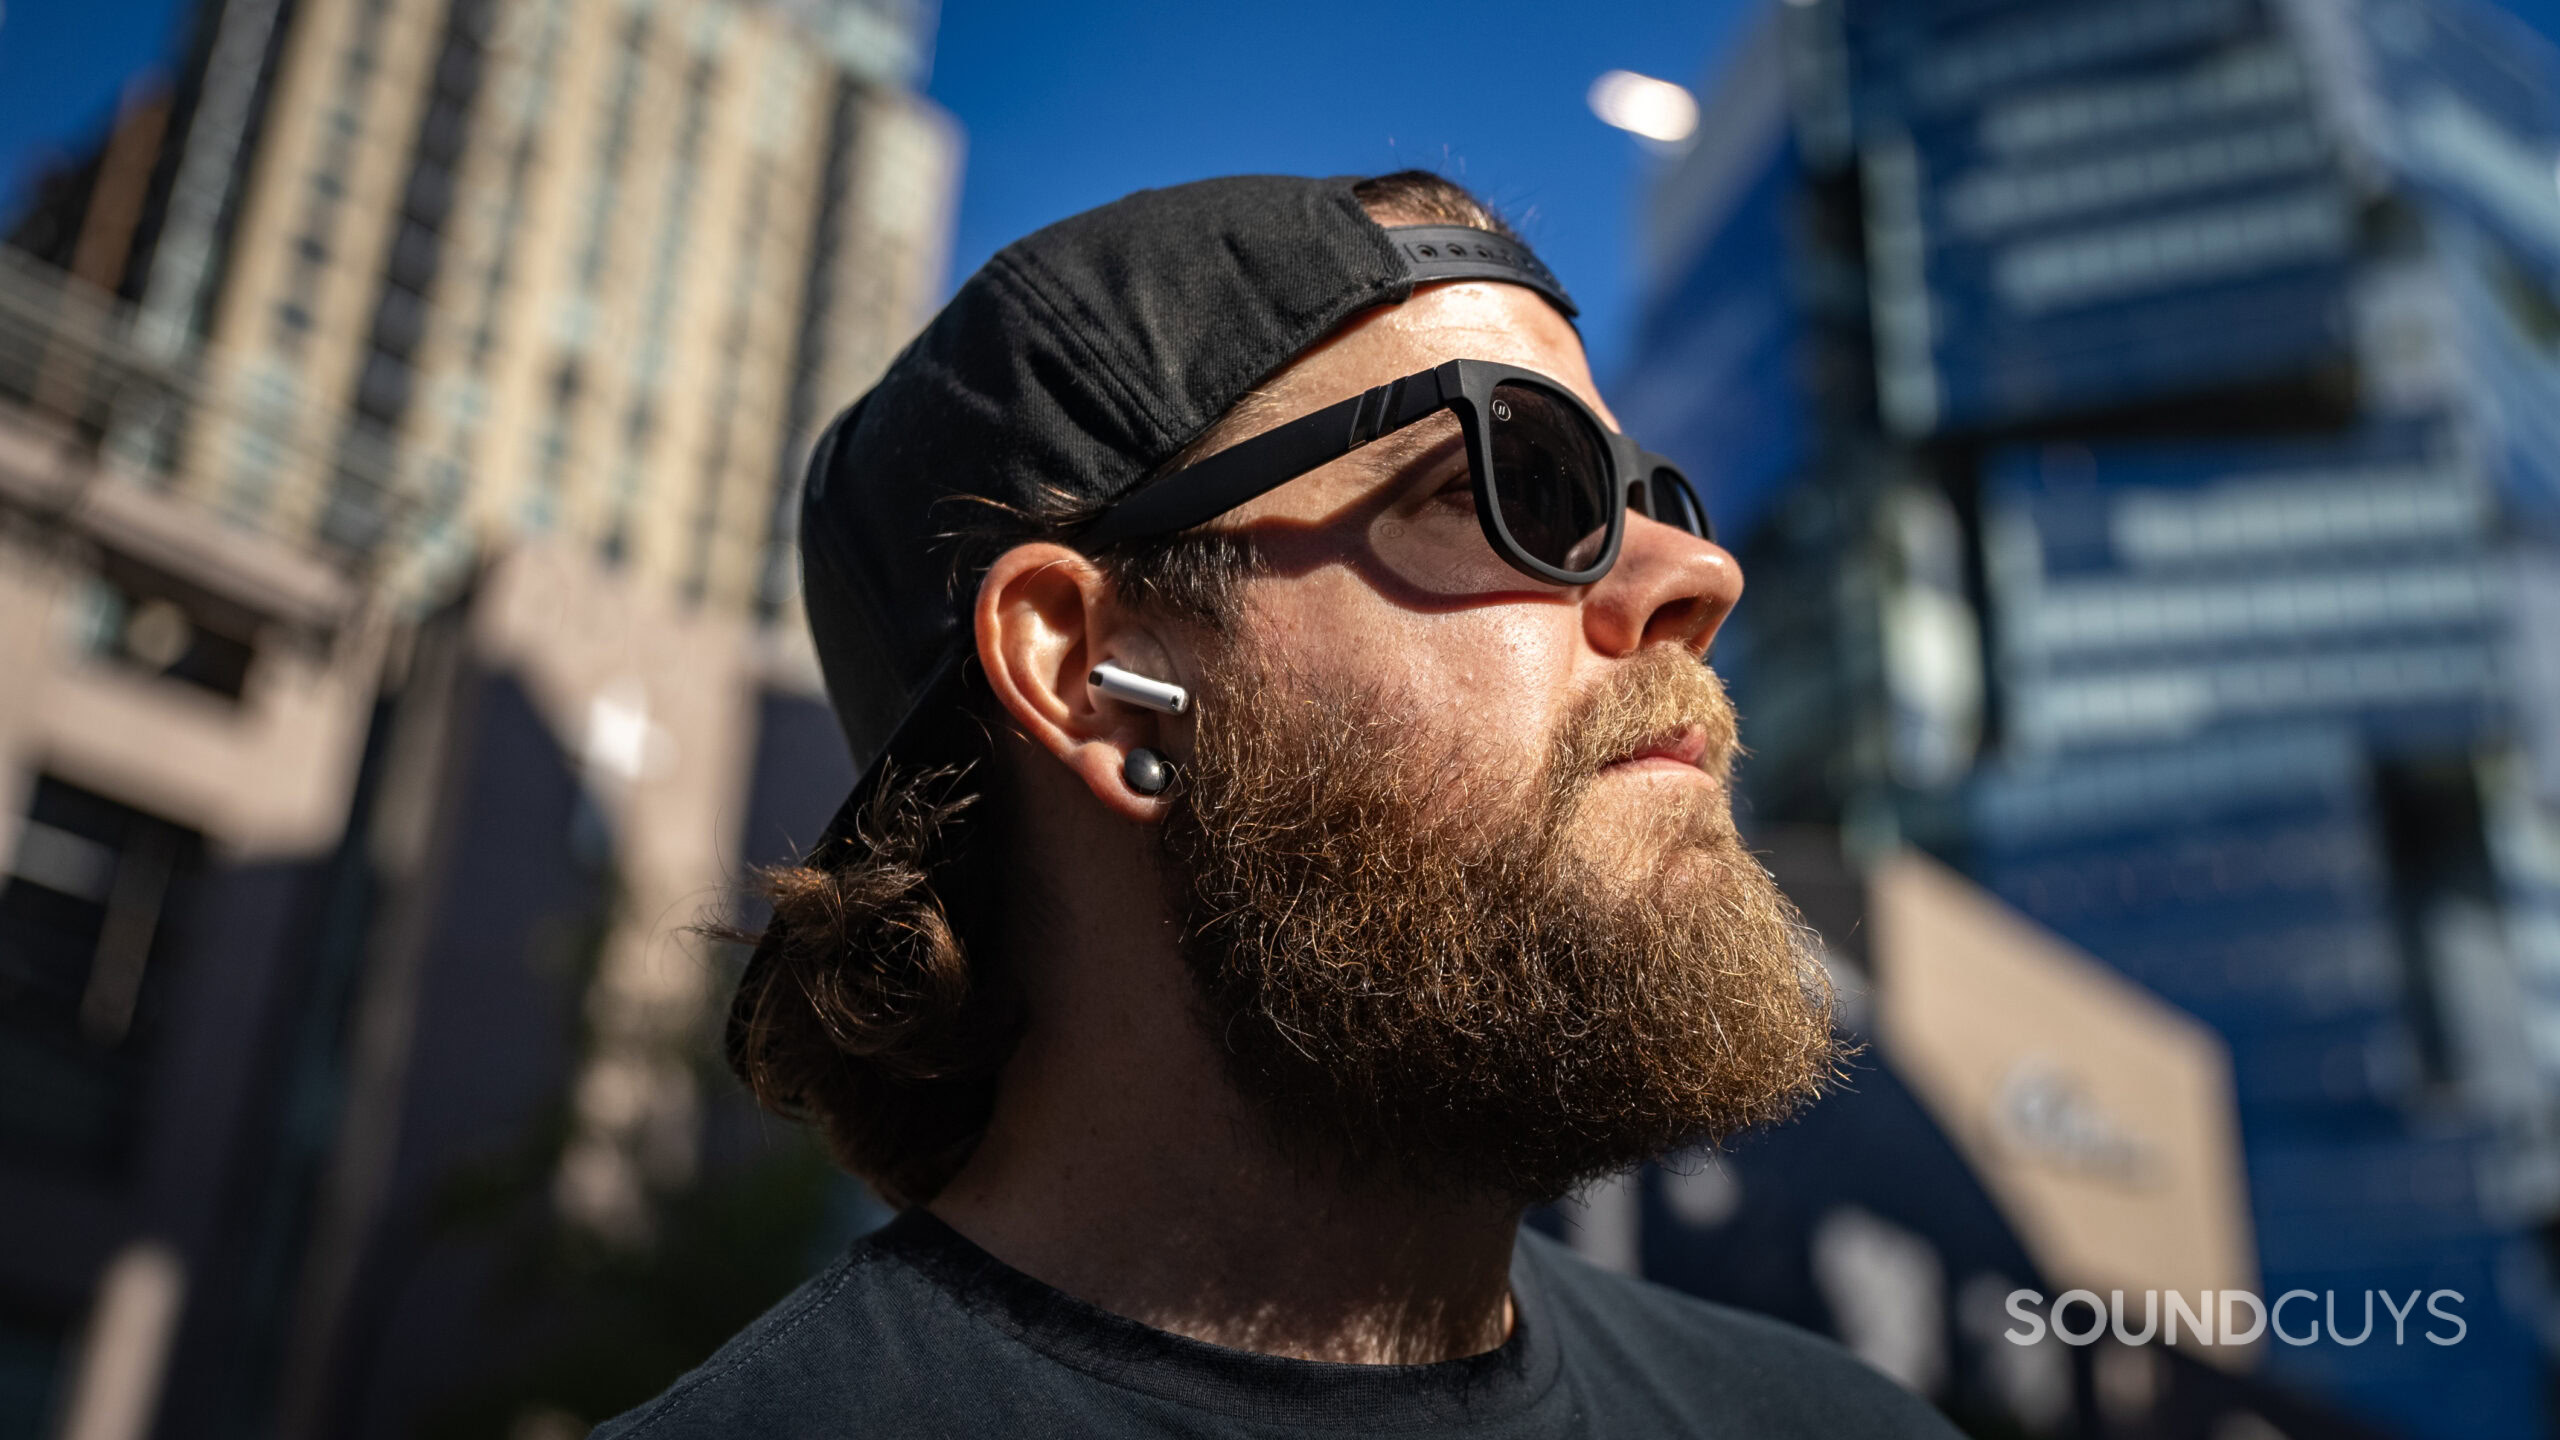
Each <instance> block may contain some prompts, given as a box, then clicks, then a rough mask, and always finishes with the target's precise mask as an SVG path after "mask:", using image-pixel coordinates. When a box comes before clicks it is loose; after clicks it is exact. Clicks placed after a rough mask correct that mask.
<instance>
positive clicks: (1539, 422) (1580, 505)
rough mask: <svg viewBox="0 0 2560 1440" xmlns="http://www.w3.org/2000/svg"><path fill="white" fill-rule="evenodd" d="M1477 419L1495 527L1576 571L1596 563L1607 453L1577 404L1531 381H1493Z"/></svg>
mask: <svg viewBox="0 0 2560 1440" xmlns="http://www.w3.org/2000/svg"><path fill="white" fill-rule="evenodd" d="M1485 425H1486V430H1487V434H1488V437H1489V439H1490V441H1491V445H1492V449H1493V475H1492V477H1491V480H1492V483H1491V486H1490V488H1491V490H1492V491H1493V497H1494V504H1495V506H1496V508H1497V509H1498V510H1499V512H1500V514H1501V516H1502V524H1503V528H1504V529H1506V530H1508V531H1510V532H1511V538H1512V539H1513V540H1514V541H1516V542H1517V543H1518V544H1519V546H1520V548H1521V549H1522V550H1523V551H1525V552H1527V553H1528V555H1529V556H1530V558H1532V559H1535V560H1538V561H1540V562H1542V563H1544V564H1547V565H1552V566H1554V567H1555V568H1556V569H1558V570H1565V571H1571V572H1575V573H1579V572H1581V571H1585V570H1588V569H1590V568H1591V567H1592V566H1593V565H1596V564H1598V563H1599V560H1600V554H1601V551H1602V550H1603V549H1604V548H1605V547H1606V546H1607V544H1608V538H1609V522H1610V520H1611V519H1613V518H1614V516H1613V514H1612V508H1611V506H1610V503H1609V501H1610V495H1609V484H1608V475H1609V452H1608V451H1607V450H1606V449H1605V448H1604V447H1603V443H1602V441H1601V438H1600V435H1599V433H1598V431H1597V430H1596V429H1594V427H1593V426H1592V424H1591V422H1590V421H1589V420H1588V419H1587V418H1585V417H1584V415H1583V413H1582V410H1581V407H1579V406H1577V405H1574V404H1573V403H1572V402H1570V401H1568V400H1566V399H1565V398H1564V397H1562V396H1560V395H1557V394H1555V393H1553V392H1551V391H1548V390H1545V389H1543V388H1541V387H1538V386H1534V385H1523V384H1518V383H1516V382H1505V383H1503V384H1500V385H1496V386H1494V387H1493V403H1492V405H1491V406H1489V407H1488V413H1487V414H1486V416H1485Z"/></svg>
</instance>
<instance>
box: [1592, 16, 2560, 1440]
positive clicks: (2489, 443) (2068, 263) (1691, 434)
mask: <svg viewBox="0 0 2560 1440" xmlns="http://www.w3.org/2000/svg"><path fill="white" fill-rule="evenodd" d="M1753 48H1754V54H1753V55H1748V56H1746V57H1745V58H1744V60H1743V61H1742V62H1741V63H1738V64H1736V65H1735V66H1734V67H1733V68H1732V72H1731V79H1730V81H1729V82H1720V83H1719V84H1717V85H1715V86H1713V87H1711V88H1710V93H1709V94H1708V96H1707V97H1706V100H1707V117H1706V120H1705V122H1704V124H1703V125H1702V127H1701V136H1702V138H1701V140H1700V142H1699V144H1698V146H1697V147H1696V149H1695V150H1693V152H1692V153H1691V154H1689V155H1688V156H1687V157H1685V158H1684V160H1683V161H1682V162H1681V163H1680V164H1679V165H1678V166H1677V167H1675V169H1674V170H1673V171H1672V173H1670V174H1668V175H1667V176H1666V178H1665V179H1664V181H1663V182H1662V185H1661V187H1660V190H1659V192H1658V195H1657V200H1656V205H1655V209H1654V215H1653V221H1652V227H1651V231H1650V234H1649V237H1648V247H1649V252H1650V255H1649V258H1650V263H1651V266H1652V271H1653V275H1652V283H1653V286H1654V290H1653V296H1654V298H1653V301H1652V307H1651V309H1650V311H1649V314H1648V319H1647V324H1646V327H1645V330H1644V338H1643V341H1642V345H1641V350H1640V353H1639V355H1638V357H1637V361H1636V364H1635V366H1634V367H1633V373H1632V374H1631V375H1630V376H1629V379H1628V383H1627V384H1626V385H1625V387H1623V388H1624V389H1625V391H1626V393H1627V395H1628V400H1629V403H1627V404H1624V405H1621V406H1620V410H1621V412H1622V414H1624V415H1625V417H1626V419H1627V421H1628V423H1629V424H1630V425H1631V426H1633V427H1635V428H1636V429H1638V430H1639V431H1641V432H1642V433H1645V434H1646V435H1647V436H1648V437H1649V438H1650V437H1653V436H1656V435H1661V436H1665V437H1667V441H1654V442H1653V443H1657V444H1663V445H1664V447H1665V448H1666V449H1667V450H1668V451H1669V453H1672V454H1674V455H1676V456H1678V457H1680V458H1682V459H1683V460H1684V461H1685V462H1687V463H1689V464H1690V465H1692V466H1693V467H1694V468H1695V471H1696V473H1699V474H1700V475H1702V476H1704V477H1705V479H1706V481H1707V485H1708V487H1709V489H1710V490H1711V492H1712V493H1711V495H1710V498H1709V503H1710V505H1711V506H1713V507H1714V508H1715V509H1716V511H1717V513H1718V518H1719V521H1720V524H1722V525H1723V527H1724V529H1725V531H1726V533H1728V534H1731V535H1733V536H1735V537H1736V545H1737V548H1738V549H1739V550H1740V552H1741V553H1742V555H1743V557H1744V560H1745V563H1746V565H1747V566H1748V567H1749V568H1750V569H1751V571H1752V578H1753V586H1752V589H1753V592H1754V595H1753V600H1754V603H1753V604H1752V605H1746V606H1745V607H1744V611H1743V613H1742V614H1741V615H1739V616H1738V617H1737V623H1736V627H1735V629H1734V630H1733V632H1732V634H1731V636H1730V638H1729V639H1728V640H1727V641H1725V642H1722V643H1723V649H1722V651H1721V652H1720V654H1719V656H1718V661H1719V665H1720V668H1722V669H1724V670H1725V671H1726V672H1727V673H1728V678H1729V679H1730V680H1731V681H1732V682H1733V685H1734V688H1735V692H1736V697H1737V700H1738V703H1739V704H1740V705H1741V707H1742V709H1743V711H1744V714H1745V717H1746V723H1745V740H1746V742H1748V743H1751V744H1753V745H1754V746H1755V747H1756V749H1757V750H1758V752H1759V753H1758V757H1757V758H1756V759H1755V760H1754V761H1753V762H1751V766H1750V772H1749V773H1748V774H1747V775H1746V776H1745V782H1744V783H1745V785H1746V788H1747V790H1748V792H1749V794H1750V796H1751V798H1752V800H1753V803H1754V805H1755V809H1756V814H1757V817H1758V821H1759V823H1761V824H1763V825H1782V824H1783V825H1797V826H1808V825H1809V826H1816V827H1831V828H1833V829H1835V830H1836V831H1837V832H1838V833H1839V834H1840V835H1841V836H1842V837H1843V847H1844V849H1845V850H1846V851H1847V853H1849V854H1850V855H1851V856H1852V857H1853V858H1855V857H1860V856H1867V857H1872V856H1874V855H1877V854H1881V853H1884V852H1886V851H1888V850H1890V849H1891V848H1892V847H1895V846H1898V845H1906V844H1910V845H1918V846H1921V847H1924V848H1925V849H1927V850H1930V851H1932V852H1935V853H1936V854H1937V855H1938V856H1940V857H1941V858H1943V859H1945V860H1947V861H1949V862H1951V863H1952V864H1954V865H1955V866H1957V867H1959V868H1960V869H1962V870H1963V871H1964V872H1965V873H1966V874H1967V875H1969V876H1970V877H1971V879H1972V880H1974V881H1975V882H1977V883H1978V884H1980V885H1981V886H1982V887H1984V888H1985V889H1986V890H1988V891H1989V892H1991V893H1992V894H1994V895H1996V896H1998V897H1999V898H2000V899H2001V900H2003V901H2005V902H2006V903H2007V904H2008V905H2010V906H2012V907H2014V908H2015V909H2016V910H2017V911H2019V912H2021V913H2023V914H2024V915H2025V916H2027V917H2030V918H2031V919H2033V920H2034V921H2036V922H2039V923H2040V924H2041V925H2042V926H2044V927H2046V928H2047V929H2049V930H2050V931H2051V932H2053V933H2054V934H2056V935H2058V936H2060V937H2062V938H2063V939H2065V940H2067V941H2069V942H2071V943H2072V944H2074V945H2076V946H2078V947H2080V948H2081V949H2083V950H2085V951H2086V952H2088V953H2089V954H2090V955H2093V956H2095V957H2097V959H2099V960H2100V961H2103V962H2105V964H2106V965H2108V966H2110V967H2112V968H2113V969H2114V970H2115V971H2117V972H2119V973H2121V974H2122V975H2123V976H2125V977H2128V978H2130V979H2131V980H2133V981H2135V982H2137V983H2138V984H2139V986H2140V987H2142V990H2143V991H2145V992H2147V993H2148V994H2149V995H2152V996H2156V997H2158V998H2159V999H2161V1000H2165V1001H2167V1002H2168V1003H2169V1004H2171V1005H2173V1006H2175V1007H2177V1008H2178V1009H2179V1010H2181V1011H2183V1012H2185V1013H2186V1014H2188V1015H2191V1016H2193V1017H2195V1018H2196V1019H2199V1020H2201V1021H2203V1022H2205V1023H2206V1024H2207V1025H2209V1026H2210V1027H2212V1029H2213V1031H2214V1032H2215V1033H2217V1034H2218V1035H2219V1036H2220V1037H2221V1038H2222V1039H2223V1041H2224V1042H2226V1043H2227V1046H2228V1050H2229V1056H2230V1089H2231V1092H2232V1102H2233V1104H2234V1106H2235V1107H2236V1110H2237V1113H2238V1116H2239V1121H2240V1133H2241V1141H2242V1149H2243V1151H2244V1155H2245V1170H2246V1181H2247V1190H2248V1206H2249V1212H2250V1219H2251V1228H2252V1230H2253V1232H2254V1243H2255V1255H2256V1263H2257V1265H2258V1267H2259V1270H2260V1277H2261V1278H2260V1280H2259V1288H2260V1290H2261V1291H2262V1292H2263V1294H2264V1295H2265V1296H2266V1297H2267V1298H2268V1299H2269V1300H2273V1299H2275V1298H2277V1297H2279V1296H2281V1295H2282V1294H2283V1293H2284V1292H2286V1291H2289V1290H2296V1289H2299V1290H2307V1291H2310V1292H2313V1293H2314V1294H2315V1295H2318V1294H2323V1293H2326V1292H2331V1291H2334V1292H2336V1294H2337V1304H2338V1324H2339V1326H2340V1328H2341V1329H2342V1330H2343V1332H2344V1337H2345V1338H2352V1337H2353V1336H2354V1335H2355V1333H2356V1326H2357V1324H2358V1323H2359V1319H2358V1317H2359V1316H2360V1314H2361V1311H2362V1307H2363V1304H2364V1300H2363V1294H2364V1292H2366V1291H2368V1290H2370V1291H2374V1292H2377V1293H2380V1294H2387V1295H2390V1296H2394V1297H2402V1296H2406V1295H2407V1294H2408V1293H2409V1292H2410V1291H2412V1290H2417V1291H2421V1292H2425V1293H2428V1294H2433V1293H2434V1292H2437V1291H2439V1290H2454V1291H2458V1292H2460V1293H2461V1295H2462V1296H2464V1297H2465V1300H2464V1302H2463V1304H2462V1313H2463V1315H2464V1316H2465V1318H2466V1321H2467V1326H2466V1329H2465V1332H2464V1334H2463V1336H2462V1338H2461V1340H2460V1341H2459V1343H2457V1344H2453V1345H2436V1344H2420V1343H2416V1342H2417V1338H2418V1337H2417V1335H2416V1334H2415V1331H2414V1327H2413V1329H2412V1333H2411V1334H2410V1336H2409V1338H2408V1340H2407V1341H2406V1342H2405V1343H2393V1342H2392V1339H2391V1329H2392V1322H2391V1321H2390V1320H2389V1318H2388V1316H2387V1315H2378V1316H2377V1319H2378V1321H2379V1323H2380V1326H2381V1329H2380V1330H2379V1331H2378V1332H2377V1338H2376V1339H2374V1340H2373V1341H2370V1342H2368V1343H2364V1344H2362V1345H2352V1346H2351V1345H2347V1344H2344V1343H2342V1341H2341V1340H2337V1339H2327V1338H2324V1339H2322V1340H2321V1341H2320V1342H2319V1343H2316V1344H2309V1345H2301V1346H2296V1345H2292V1344H2289V1343H2275V1342H2274V1341H2273V1340H2272V1339H2270V1340H2269V1342H2267V1343H2266V1344H2265V1346H2264V1349H2263V1351H2262V1352H2261V1353H2260V1354H2259V1357H2258V1360H2257V1363H2256V1366H2255V1369H2256V1372H2257V1373H2258V1374H2260V1375H2263V1376H2267V1377H2270V1378H2272V1379H2274V1380H2276V1381H2278V1382H2279V1383H2282V1384H2286V1385H2289V1386H2290V1387H2291V1388H2293V1389H2295V1390H2297V1391H2299V1392H2302V1393H2305V1394H2309V1395H2313V1396H2316V1397H2320V1398H2323V1399H2325V1400H2326V1401H2327V1402H2329V1403H2330V1404H2332V1405H2334V1406H2335V1407H2337V1408H2338V1409H2339V1410H2341V1411H2342V1412H2344V1413H2346V1414H2348V1415H2351V1416H2354V1417H2357V1418H2359V1419H2362V1420H2363V1421H2365V1422H2367V1423H2369V1424H2374V1425H2378V1426H2381V1427H2383V1428H2385V1429H2386V1430H2388V1431H2391V1432H2395V1433H2407V1434H2413V1435H2440V1436H2447V1437H2451V1436H2471V1435H2491V1434H2498V1435H2509V1434H2529V1433H2541V1432H2542V1431H2543V1430H2544V1429H2545V1428H2546V1427H2547V1426H2548V1424H2549V1416H2548V1413H2547V1407H2548V1400H2547V1398H2546V1392H2547V1388H2548V1386H2549V1383H2550V1351H2549V1348H2548V1342H2547V1341H2546V1340H2545V1339H2544V1338H2543V1337H2544V1336H2545V1335H2547V1334H2549V1333H2551V1331H2552V1327H2553V1324H2554V1318H2555V1310H2554V1304H2553V1300H2552V1293H2553V1291H2552V1286H2551V1284H2550V1281H2549V1280H2548V1278H2547V1272H2548V1271H2549V1268H2550V1266H2551V1263H2552V1260H2551V1255H2550V1251H2549V1248H2548V1245H2547V1242H2546V1240H2545V1239H2544V1238H2543V1237H2544V1235H2545V1234H2546V1233H2547V1231H2548V1227H2549V1225H2550V1223H2551V1221H2552V1219H2553V1217H2554V1216H2555V1214H2556V1213H2560V1137H2555V1122H2556V1121H2560V1105H2555V1101H2560V180H2555V160H2556V159H2560V64H2555V61H2554V58H2553V56H2552V54H2551V53H2550V51H2549V49H2548V47H2547V46H2545V45H2544V44H2543V43H2542V42H2541V41H2540V40H2539V38H2538V37H2536V36H2535V35H2533V34H2532V33H2531V32H2530V31H2528V30H2526V29H2525V27H2523V26H2522V25H2520V24H2518V23H2516V22H2514V21H2513V20H2512V19H2510V18H2509V17H2507V16H2505V15H2503V14H2501V13H2498V12H2496V11H2494V10H2490V9H2487V8H2485V7H2483V6H2479V5H2473V4H2465V3H2451V0H2447V3H2435V0H2427V3H2419V0H2334V3H2322V0H2145V3H2141V4H2122V3H2088V0H2079V3H2017V0H2010V3H1985V0H1935V3H1924V0H1889V3H1888V0H1814V3H1810V4H1804V5H1795V4H1790V5H1788V6H1786V7H1784V9H1783V10H1782V11H1780V12H1779V13H1778V14H1776V15H1775V16H1773V17H1772V19H1771V22H1770V23H1769V24H1768V25H1767V26H1765V27H1764V28H1763V30H1762V31H1761V32H1760V34H1759V35H1758V37H1757V38H1756V39H1755V41H1754V42H1753ZM1755 611H1756V612H1757V613H1754V612H1755ZM1886 1058H1887V1059H1890V1058H1891V1053H1890V1049H1889V1048H1888V1050H1887V1053H1886ZM2394 1303H2397V1302H2396V1300H2395V1302H2394ZM2307 1308H2308V1307H2305V1306H2303V1305H2301V1304H2300V1303H2298V1302H2297V1304H2296V1305H2295V1307H2294V1308H2293V1310H2292V1312H2291V1313H2292V1314H2293V1315H2297V1316H2298V1315H2300V1314H2303V1313H2306V1311H2307ZM2292 1323H2294V1324H2296V1325H2298V1324H2299V1321H2294V1322H2292ZM2438 1333H2443V1331H2442V1329H2441V1327H2440V1328H2439V1332H2438Z"/></svg>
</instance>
